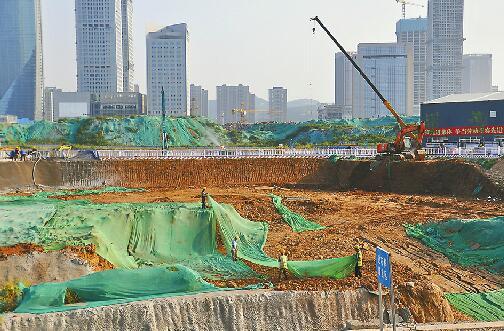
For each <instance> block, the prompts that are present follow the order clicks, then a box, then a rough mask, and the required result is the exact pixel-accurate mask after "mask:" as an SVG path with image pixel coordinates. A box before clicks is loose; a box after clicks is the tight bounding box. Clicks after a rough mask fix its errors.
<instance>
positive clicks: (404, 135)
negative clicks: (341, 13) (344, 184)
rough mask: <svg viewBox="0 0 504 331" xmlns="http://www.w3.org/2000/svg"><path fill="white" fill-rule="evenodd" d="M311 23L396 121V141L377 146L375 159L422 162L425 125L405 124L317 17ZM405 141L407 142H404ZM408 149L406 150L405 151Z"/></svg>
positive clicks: (423, 157) (423, 158)
mask: <svg viewBox="0 0 504 331" xmlns="http://www.w3.org/2000/svg"><path fill="white" fill-rule="evenodd" d="M311 20H312V21H315V22H317V23H318V24H319V25H320V27H321V28H322V29H323V30H324V31H325V32H326V33H327V35H328V36H329V38H331V40H332V41H333V42H334V43H335V44H336V45H337V46H338V48H339V49H340V51H341V52H342V53H343V54H344V55H345V57H346V58H347V59H348V60H349V61H350V63H352V65H353V66H354V68H355V70H357V71H358V72H359V74H360V75H361V76H362V78H364V80H365V81H366V83H367V84H368V85H369V86H370V87H371V89H372V90H373V91H374V92H375V93H376V95H377V96H378V97H379V98H380V100H381V101H382V102H383V105H384V106H385V107H386V108H387V109H388V110H389V111H390V113H391V114H392V116H394V118H395V119H396V121H397V123H398V124H399V127H400V129H399V132H398V134H397V137H396V139H395V140H394V142H392V143H381V144H378V146H377V152H378V154H377V157H376V158H377V159H379V160H382V159H385V158H388V159H392V160H404V159H413V160H418V161H422V160H425V151H424V150H423V146H422V143H423V137H424V134H425V129H426V128H425V123H424V122H421V123H420V124H410V125H408V124H406V123H405V122H404V121H403V119H402V118H401V116H399V114H398V113H397V112H396V111H395V109H394V107H392V105H391V104H390V102H389V101H388V100H387V99H385V97H384V96H383V95H382V94H381V93H380V91H378V88H377V87H376V86H375V85H374V84H373V83H372V82H371V80H370V79H369V78H368V76H367V75H366V74H365V73H364V71H362V69H361V68H360V67H359V65H358V64H357V63H356V62H355V60H354V59H353V58H352V57H351V56H350V55H349V54H348V52H347V51H346V50H345V48H344V47H343V46H342V45H341V44H340V43H339V42H338V41H337V40H336V38H334V36H333V35H332V34H331V32H330V31H329V30H328V29H327V28H326V27H325V25H324V24H323V23H322V21H320V19H319V18H318V16H316V17H314V18H312V19H311ZM406 140H408V141H407V142H406ZM407 145H409V146H407ZM407 147H408V149H407Z"/></svg>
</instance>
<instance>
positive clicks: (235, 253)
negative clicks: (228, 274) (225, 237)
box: [231, 236, 238, 261]
mask: <svg viewBox="0 0 504 331" xmlns="http://www.w3.org/2000/svg"><path fill="white" fill-rule="evenodd" d="M231 255H232V257H233V261H237V260H238V236H236V237H234V238H233V241H231Z"/></svg>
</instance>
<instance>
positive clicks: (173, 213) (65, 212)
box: [0, 197, 258, 279]
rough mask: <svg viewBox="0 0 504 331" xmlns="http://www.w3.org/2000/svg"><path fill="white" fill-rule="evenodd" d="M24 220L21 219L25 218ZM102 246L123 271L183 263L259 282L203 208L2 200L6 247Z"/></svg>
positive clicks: (0, 236)
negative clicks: (219, 237)
mask: <svg viewBox="0 0 504 331" xmlns="http://www.w3.org/2000/svg"><path fill="white" fill-rule="evenodd" d="M20 216H21V217H20ZM17 243H35V244H39V245H42V246H44V247H45V248H46V249H54V250H57V249H61V248H63V247H66V246H78V245H79V246H80V245H87V244H94V245H96V250H97V253H98V254H99V255H100V256H102V257H103V258H105V259H106V260H108V261H109V262H111V263H112V264H113V265H114V266H116V267H120V268H129V269H133V268H139V267H142V266H146V265H148V266H150V265H162V264H166V263H168V264H173V263H181V264H184V265H186V266H189V267H191V268H193V269H194V270H196V271H198V272H200V273H201V274H202V275H203V276H205V277H206V278H209V279H242V278H255V277H258V275H257V274H256V273H255V272H253V271H252V270H251V269H250V268H249V267H248V266H247V265H245V264H244V263H243V262H233V261H232V259H231V258H230V257H229V256H222V255H220V254H219V253H218V252H217V250H216V219H215V218H214V217H212V211H211V210H206V211H203V210H201V208H200V205H199V204H181V203H165V204H92V203H90V202H87V201H60V200H53V199H44V198H30V197H28V198H19V197H17V198H15V197H7V198H4V199H2V200H0V246H11V245H15V244H17Z"/></svg>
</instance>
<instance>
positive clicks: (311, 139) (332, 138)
mask: <svg viewBox="0 0 504 331" xmlns="http://www.w3.org/2000/svg"><path fill="white" fill-rule="evenodd" d="M404 120H405V121H406V122H407V123H414V122H418V121H419V118H418V117H409V118H405V119H404ZM396 126H397V124H396V121H395V119H394V118H393V117H383V118H379V119H373V120H359V119H355V120H337V121H310V122H304V123H277V124H254V125H250V126H246V127H245V128H244V129H243V130H240V131H238V130H230V131H228V130H226V129H224V128H223V127H222V126H219V125H217V124H215V123H213V122H211V121H208V120H206V119H202V118H191V117H182V118H168V119H167V121H166V129H167V130H166V131H167V133H168V144H169V146H171V147H183V146H220V145H228V144H229V143H230V142H232V143H233V144H235V145H238V146H250V145H254V146H268V147H273V146H278V144H288V145H290V146H293V145H306V144H312V145H334V144H371V143H374V142H379V141H387V140H390V139H394V138H395V131H394V129H395V127H396ZM0 133H1V134H4V135H5V143H6V144H9V145H14V144H16V145H17V144H62V143H66V144H79V145H85V146H105V145H112V146H136V147H159V146H160V145H161V118H160V117H156V116H135V117H129V118H114V117H105V118H103V117H101V118H83V119H71V120H65V121H60V122H57V123H53V122H46V121H38V122H34V123H32V124H0Z"/></svg>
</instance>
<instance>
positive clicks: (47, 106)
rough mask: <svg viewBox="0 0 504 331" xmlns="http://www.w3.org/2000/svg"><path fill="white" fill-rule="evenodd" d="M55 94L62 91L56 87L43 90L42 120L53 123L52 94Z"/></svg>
mask: <svg viewBox="0 0 504 331" xmlns="http://www.w3.org/2000/svg"><path fill="white" fill-rule="evenodd" d="M56 92H63V90H61V89H58V88H56V87H46V88H44V111H43V114H44V115H43V116H42V118H43V119H44V120H45V121H49V122H52V121H54V94H55V93H56Z"/></svg>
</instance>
